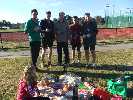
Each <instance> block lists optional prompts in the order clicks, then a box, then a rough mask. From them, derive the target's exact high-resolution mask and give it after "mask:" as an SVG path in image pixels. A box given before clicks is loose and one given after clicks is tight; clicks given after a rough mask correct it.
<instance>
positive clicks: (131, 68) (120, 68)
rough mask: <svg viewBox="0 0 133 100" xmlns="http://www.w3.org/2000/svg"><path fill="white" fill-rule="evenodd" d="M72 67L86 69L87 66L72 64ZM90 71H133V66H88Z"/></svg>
mask: <svg viewBox="0 0 133 100" xmlns="http://www.w3.org/2000/svg"><path fill="white" fill-rule="evenodd" d="M70 67H75V68H82V67H86V65H85V64H76V63H75V64H71V65H70ZM87 68H88V69H94V70H114V71H133V66H126V65H107V64H105V65H96V66H92V65H91V64H90V65H88V66H87Z"/></svg>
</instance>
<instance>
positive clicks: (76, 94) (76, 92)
mask: <svg viewBox="0 0 133 100" xmlns="http://www.w3.org/2000/svg"><path fill="white" fill-rule="evenodd" d="M72 100H78V85H77V84H75V86H74V87H73V98H72Z"/></svg>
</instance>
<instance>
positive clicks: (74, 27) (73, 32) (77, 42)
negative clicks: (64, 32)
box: [69, 16, 81, 63]
mask: <svg viewBox="0 0 133 100" xmlns="http://www.w3.org/2000/svg"><path fill="white" fill-rule="evenodd" d="M72 20H73V23H72V24H71V25H70V26H69V28H70V37H71V45H72V50H73V51H72V59H73V61H72V63H75V60H76V59H75V49H77V53H78V60H77V62H78V63H80V60H81V52H80V48H81V39H80V38H81V25H80V24H79V21H78V17H77V16H74V17H73V18H72Z"/></svg>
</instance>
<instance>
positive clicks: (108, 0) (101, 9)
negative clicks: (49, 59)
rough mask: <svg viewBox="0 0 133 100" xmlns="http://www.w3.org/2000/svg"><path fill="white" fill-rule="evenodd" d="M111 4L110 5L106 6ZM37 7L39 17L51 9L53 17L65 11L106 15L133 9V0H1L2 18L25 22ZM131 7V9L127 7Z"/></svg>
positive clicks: (80, 15) (69, 13)
mask: <svg viewBox="0 0 133 100" xmlns="http://www.w3.org/2000/svg"><path fill="white" fill-rule="evenodd" d="M107 4H109V5H110V7H108V8H107V7H106V5H107ZM33 8H36V9H37V10H38V12H39V14H38V18H39V19H43V18H45V17H46V14H45V12H46V11H48V10H50V11H51V12H52V18H58V13H59V12H60V11H64V12H65V14H66V15H70V16H75V15H76V16H79V17H83V16H84V13H85V12H90V13H91V16H93V17H94V16H98V15H99V16H103V17H104V16H105V13H106V14H109V15H111V14H112V13H113V11H114V14H119V12H120V11H121V13H125V12H127V13H128V12H129V11H130V10H131V11H133V0H0V20H7V21H10V22H12V23H17V22H19V23H23V22H26V21H27V20H28V19H29V18H31V13H30V12H31V9H33ZM127 8H130V9H127Z"/></svg>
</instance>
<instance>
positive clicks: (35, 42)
mask: <svg viewBox="0 0 133 100" xmlns="http://www.w3.org/2000/svg"><path fill="white" fill-rule="evenodd" d="M31 15H32V18H30V19H29V20H28V21H27V23H26V25H25V30H24V31H25V34H28V37H29V41H30V50H31V58H32V65H33V66H34V68H36V69H37V67H36V63H37V59H38V56H39V52H40V45H41V37H40V27H39V21H38V18H37V15H38V12H37V10H36V9H33V10H31Z"/></svg>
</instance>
